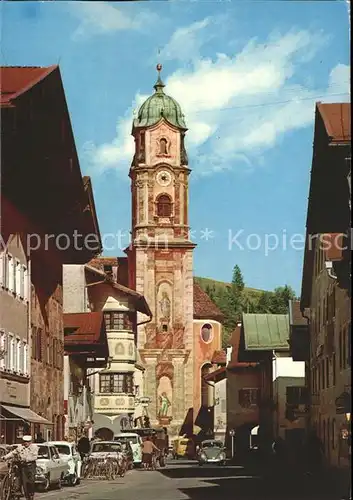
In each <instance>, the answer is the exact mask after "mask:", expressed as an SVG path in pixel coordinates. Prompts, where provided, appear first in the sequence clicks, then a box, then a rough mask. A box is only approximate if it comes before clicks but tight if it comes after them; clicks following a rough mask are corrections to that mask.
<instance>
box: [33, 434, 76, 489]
mask: <svg viewBox="0 0 353 500" xmlns="http://www.w3.org/2000/svg"><path fill="white" fill-rule="evenodd" d="M38 448H39V450H38V458H37V461H36V463H37V470H36V479H35V482H36V485H37V486H39V487H40V489H41V490H44V491H47V490H48V489H49V488H50V487H51V486H52V485H55V486H57V487H58V488H61V484H62V480H63V478H64V477H65V476H66V475H67V472H68V470H69V466H68V464H67V462H66V461H65V460H63V459H62V458H61V457H60V455H59V452H58V450H57V449H56V448H55V446H53V445H52V444H50V443H41V444H38Z"/></svg>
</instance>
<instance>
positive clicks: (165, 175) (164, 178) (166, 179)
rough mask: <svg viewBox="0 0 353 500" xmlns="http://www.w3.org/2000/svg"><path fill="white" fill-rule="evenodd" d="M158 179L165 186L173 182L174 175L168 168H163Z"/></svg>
mask: <svg viewBox="0 0 353 500" xmlns="http://www.w3.org/2000/svg"><path fill="white" fill-rule="evenodd" d="M156 179H157V182H158V184H159V185H160V186H163V187H165V186H169V184H170V183H171V182H172V176H171V175H170V173H169V172H168V171H166V170H161V171H160V172H158V174H157V177H156Z"/></svg>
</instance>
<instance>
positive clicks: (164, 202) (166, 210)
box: [157, 194, 172, 217]
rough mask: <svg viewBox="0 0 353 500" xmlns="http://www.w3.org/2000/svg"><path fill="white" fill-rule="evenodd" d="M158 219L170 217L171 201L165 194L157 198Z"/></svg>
mask: <svg viewBox="0 0 353 500" xmlns="http://www.w3.org/2000/svg"><path fill="white" fill-rule="evenodd" d="M157 215H158V217H170V216H171V215H172V200H171V198H170V196H168V195H167V194H161V195H160V196H159V197H158V198H157Z"/></svg>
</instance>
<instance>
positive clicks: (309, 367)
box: [301, 310, 312, 431]
mask: <svg viewBox="0 0 353 500" xmlns="http://www.w3.org/2000/svg"><path fill="white" fill-rule="evenodd" d="M301 313H302V316H303V318H305V319H307V320H308V327H309V337H310V338H309V361H308V370H307V373H308V376H307V381H308V394H309V401H308V406H309V411H308V419H307V431H308V430H309V429H308V428H310V427H311V411H310V410H311V408H312V404H311V403H312V398H311V387H312V383H311V382H312V380H311V356H310V351H311V349H310V344H311V332H310V321H311V319H310V316H307V315H306V314H305V310H303V311H301Z"/></svg>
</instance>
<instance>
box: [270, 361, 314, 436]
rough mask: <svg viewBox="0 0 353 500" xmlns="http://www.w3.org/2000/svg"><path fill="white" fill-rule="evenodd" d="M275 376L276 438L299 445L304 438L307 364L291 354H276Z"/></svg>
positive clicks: (273, 367)
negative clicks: (294, 359)
mask: <svg viewBox="0 0 353 500" xmlns="http://www.w3.org/2000/svg"><path fill="white" fill-rule="evenodd" d="M272 374H273V400H274V407H275V412H274V415H273V427H274V428H273V435H274V438H275V439H277V438H278V437H281V438H282V439H284V440H286V441H287V442H290V443H292V442H294V443H300V442H301V441H302V439H303V438H304V435H305V427H306V415H307V389H306V387H305V363H304V362H302V361H293V358H292V357H291V356H290V355H289V352H281V353H276V352H274V358H273V362H272Z"/></svg>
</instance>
